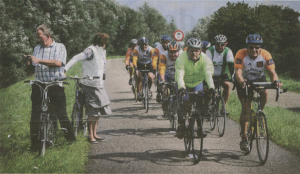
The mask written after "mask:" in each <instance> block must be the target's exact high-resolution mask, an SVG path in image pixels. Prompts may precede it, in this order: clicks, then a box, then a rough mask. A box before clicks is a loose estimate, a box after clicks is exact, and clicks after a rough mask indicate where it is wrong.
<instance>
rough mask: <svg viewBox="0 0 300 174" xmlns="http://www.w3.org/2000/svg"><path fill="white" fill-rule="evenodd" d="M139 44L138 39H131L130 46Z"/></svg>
mask: <svg viewBox="0 0 300 174" xmlns="http://www.w3.org/2000/svg"><path fill="white" fill-rule="evenodd" d="M137 44H138V40H137V39H131V41H130V42H129V45H137Z"/></svg>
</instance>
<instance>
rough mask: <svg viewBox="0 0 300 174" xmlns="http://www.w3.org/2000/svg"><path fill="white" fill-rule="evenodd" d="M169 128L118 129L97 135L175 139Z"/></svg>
mask: <svg viewBox="0 0 300 174" xmlns="http://www.w3.org/2000/svg"><path fill="white" fill-rule="evenodd" d="M169 131H170V129H169V128H153V129H141V128H137V129H116V130H103V131H98V132H97V133H99V134H102V135H107V136H115V137H119V136H124V135H133V136H139V137H147V138H174V136H175V135H174V134H170V133H169Z"/></svg>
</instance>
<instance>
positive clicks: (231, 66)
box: [226, 50, 234, 77]
mask: <svg viewBox="0 0 300 174" xmlns="http://www.w3.org/2000/svg"><path fill="white" fill-rule="evenodd" d="M226 60H227V66H228V69H229V72H230V75H231V77H232V75H233V73H234V56H233V53H232V51H231V50H229V51H228V53H227V56H226Z"/></svg>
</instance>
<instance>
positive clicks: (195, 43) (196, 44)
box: [187, 38, 203, 48]
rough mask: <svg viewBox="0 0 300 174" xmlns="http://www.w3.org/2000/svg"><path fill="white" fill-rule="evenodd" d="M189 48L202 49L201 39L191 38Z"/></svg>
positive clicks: (188, 42) (188, 43)
mask: <svg viewBox="0 0 300 174" xmlns="http://www.w3.org/2000/svg"><path fill="white" fill-rule="evenodd" d="M187 46H188V47H189V48H202V46H203V44H202V42H201V40H200V39H197V38H190V39H189V40H188V41H187Z"/></svg>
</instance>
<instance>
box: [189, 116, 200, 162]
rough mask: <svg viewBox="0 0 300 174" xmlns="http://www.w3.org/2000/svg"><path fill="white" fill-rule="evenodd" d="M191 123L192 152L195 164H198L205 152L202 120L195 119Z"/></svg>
mask: <svg viewBox="0 0 300 174" xmlns="http://www.w3.org/2000/svg"><path fill="white" fill-rule="evenodd" d="M191 121H192V124H191V134H192V136H193V138H192V152H193V157H194V163H195V164H197V163H199V161H200V160H201V156H202V150H203V135H202V132H203V129H202V119H201V118H199V119H196V118H193V119H192V120H191Z"/></svg>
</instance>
